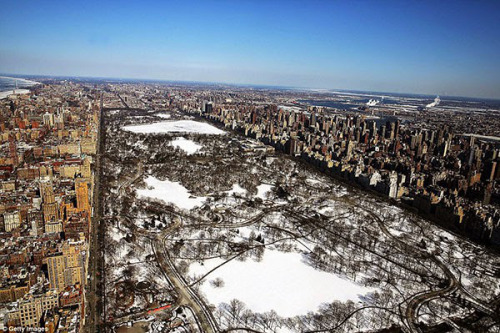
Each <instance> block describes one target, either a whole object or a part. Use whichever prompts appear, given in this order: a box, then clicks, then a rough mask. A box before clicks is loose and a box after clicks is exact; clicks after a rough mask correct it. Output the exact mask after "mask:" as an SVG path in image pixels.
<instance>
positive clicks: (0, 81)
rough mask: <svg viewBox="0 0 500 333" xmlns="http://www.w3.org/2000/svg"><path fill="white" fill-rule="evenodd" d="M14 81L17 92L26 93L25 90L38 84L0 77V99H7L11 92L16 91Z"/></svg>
mask: <svg viewBox="0 0 500 333" xmlns="http://www.w3.org/2000/svg"><path fill="white" fill-rule="evenodd" d="M16 81H17V90H18V91H19V90H23V91H26V90H25V89H26V88H29V87H31V86H34V85H35V84H37V83H38V82H34V81H30V80H25V79H19V78H13V77H5V76H0V99H2V98H5V97H7V96H8V95H9V94H11V93H12V91H13V90H16Z"/></svg>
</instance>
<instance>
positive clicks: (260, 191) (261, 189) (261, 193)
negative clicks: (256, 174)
mask: <svg viewBox="0 0 500 333" xmlns="http://www.w3.org/2000/svg"><path fill="white" fill-rule="evenodd" d="M272 188H273V186H272V185H269V184H260V185H259V186H257V197H259V198H261V199H263V200H264V199H266V197H267V193H268V192H269V191H271V189H272Z"/></svg>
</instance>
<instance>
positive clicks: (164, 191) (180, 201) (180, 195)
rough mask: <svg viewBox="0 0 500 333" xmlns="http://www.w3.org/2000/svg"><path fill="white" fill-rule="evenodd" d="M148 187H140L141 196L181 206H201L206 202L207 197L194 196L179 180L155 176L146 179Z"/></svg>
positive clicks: (188, 207) (139, 193)
mask: <svg viewBox="0 0 500 333" xmlns="http://www.w3.org/2000/svg"><path fill="white" fill-rule="evenodd" d="M145 182H146V185H147V187H148V188H146V189H138V190H137V194H138V195H139V196H144V197H149V198H154V199H159V200H163V201H165V202H169V203H173V204H174V205H176V206H177V207H179V208H183V209H192V208H194V207H196V206H201V205H202V204H203V203H204V202H205V199H206V198H205V197H193V196H191V194H189V191H188V190H187V189H186V188H185V187H184V186H182V185H181V184H180V183H178V182H171V181H169V180H159V179H157V178H155V177H153V176H149V177H148V178H146V179H145Z"/></svg>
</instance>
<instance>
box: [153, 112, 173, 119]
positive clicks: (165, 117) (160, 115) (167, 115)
mask: <svg viewBox="0 0 500 333" xmlns="http://www.w3.org/2000/svg"><path fill="white" fill-rule="evenodd" d="M156 116H157V117H160V118H163V119H168V118H170V115H169V114H165V113H158V114H156Z"/></svg>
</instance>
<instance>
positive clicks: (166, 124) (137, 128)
mask: <svg viewBox="0 0 500 333" xmlns="http://www.w3.org/2000/svg"><path fill="white" fill-rule="evenodd" d="M123 129H124V130H125V131H130V132H133V133H144V134H148V133H198V134H224V133H225V132H224V131H221V130H220V129H218V128H217V127H215V126H212V125H209V124H207V123H202V122H199V121H193V120H176V121H161V122H158V123H152V124H145V125H129V126H124V127H123Z"/></svg>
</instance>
